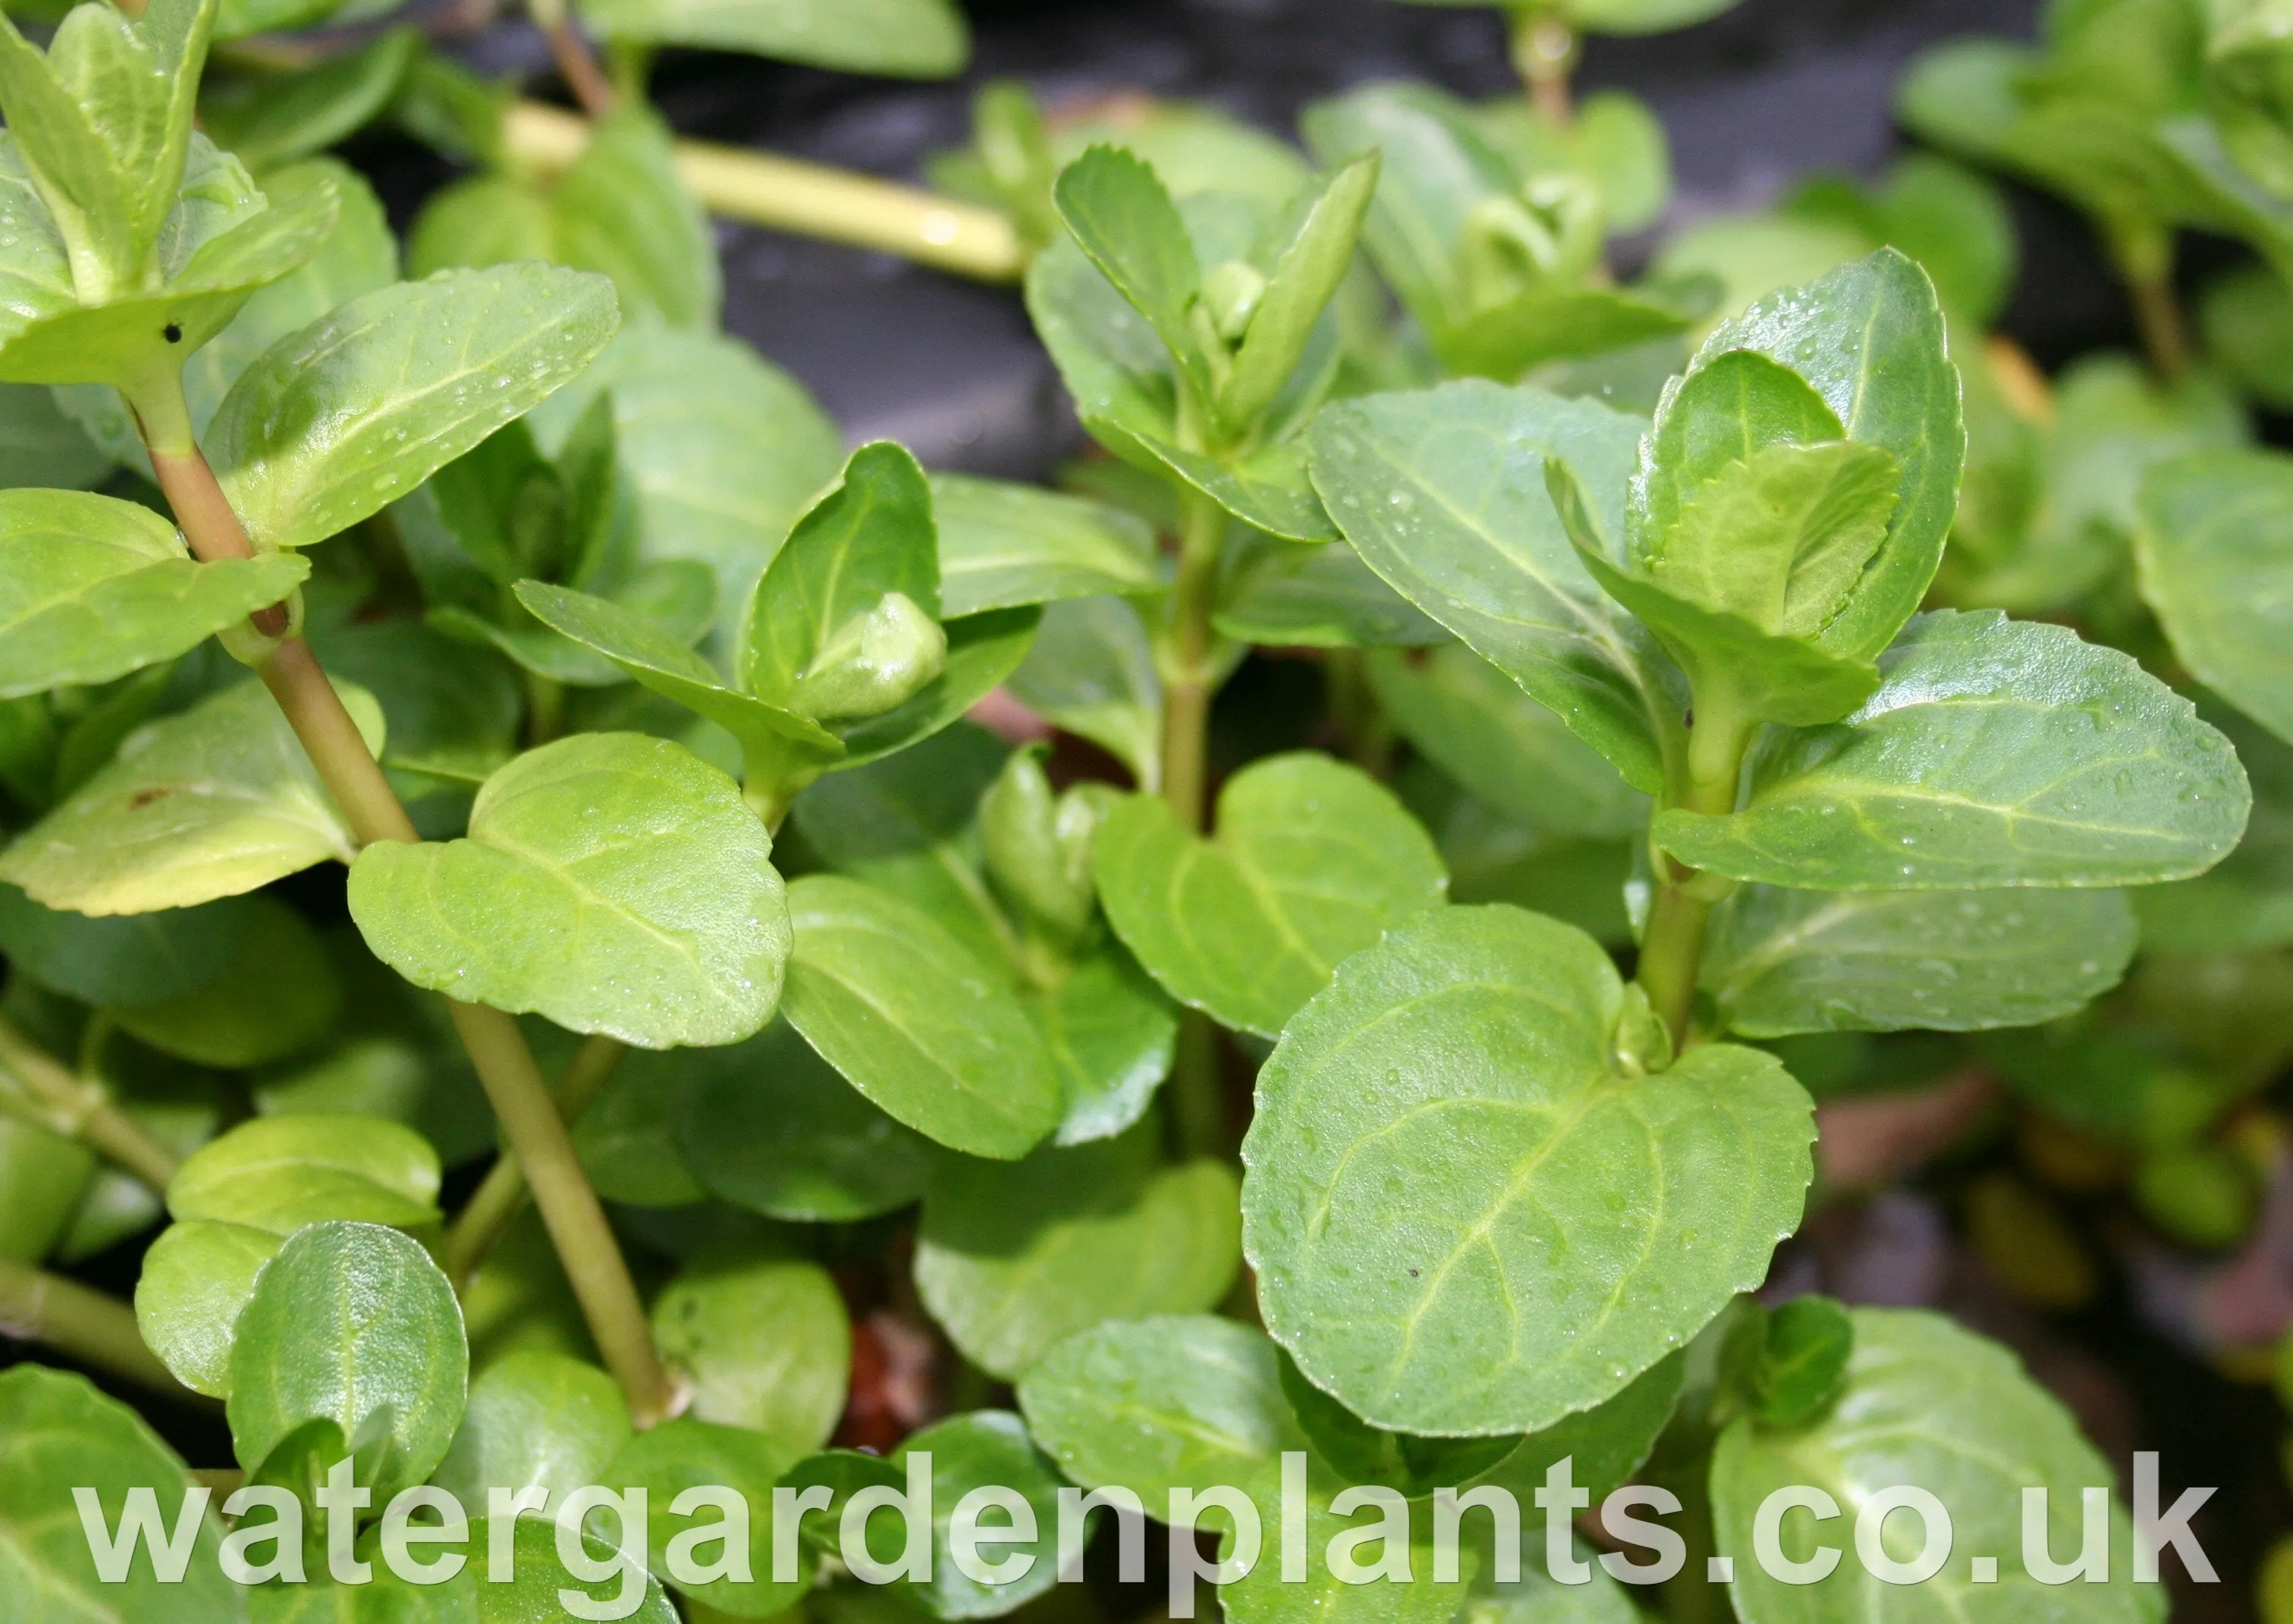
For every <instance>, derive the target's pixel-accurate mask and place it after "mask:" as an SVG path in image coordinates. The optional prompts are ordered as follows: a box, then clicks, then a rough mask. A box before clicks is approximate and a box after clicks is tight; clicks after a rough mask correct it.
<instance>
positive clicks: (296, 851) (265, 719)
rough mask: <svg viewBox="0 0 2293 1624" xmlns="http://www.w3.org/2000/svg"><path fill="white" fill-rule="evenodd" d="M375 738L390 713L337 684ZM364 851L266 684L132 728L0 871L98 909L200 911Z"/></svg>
mask: <svg viewBox="0 0 2293 1624" xmlns="http://www.w3.org/2000/svg"><path fill="white" fill-rule="evenodd" d="M338 691H340V692H341V693H342V695H343V700H344V704H345V705H346V706H347V707H349V709H350V713H351V715H352V719H353V720H354V721H355V722H356V723H358V725H359V731H360V732H361V734H362V735H363V736H364V737H365V739H366V741H367V745H368V747H369V748H370V749H376V750H379V749H380V748H381V747H382V742H383V738H382V715H381V712H380V710H379V709H378V708H377V706H376V705H375V703H374V700H373V699H372V698H371V697H369V695H368V694H366V693H365V692H363V691H361V690H358V689H354V688H349V687H344V688H341V689H339V690H338ZM355 851H356V846H355V844H354V843H353V842H352V838H351V833H350V830H349V829H348V828H345V827H344V823H343V820H342V814H341V813H340V812H337V811H336V808H335V805H334V803H333V801H332V800H331V799H329V798H328V795H327V792H326V790H325V789H324V788H322V787H321V786H320V782H319V775H318V773H317V772H316V770H315V769H313V768H312V765H311V760H310V757H309V756H307V755H304V752H303V747H302V745H301V743H300V742H299V741H298V740H297V739H296V737H295V733H294V730H292V729H291V728H289V727H288V725H287V720H286V718H285V717H284V716H282V715H280V713H279V707H277V706H276V705H275V704H273V703H272V702H271V696H270V695H269V694H268V693H266V692H264V691H263V686H262V684H261V683H254V682H246V683H239V684H238V685H237V686H235V687H231V688H227V689H225V690H224V691H223V692H221V693H219V694H216V695H215V696H214V697H213V698H212V699H206V700H203V701H202V702H200V703H199V705H196V706H194V707H192V708H190V710H187V711H184V712H182V713H181V714H180V715H174V716H169V717H167V718H166V719H165V720H164V721H160V722H154V723H149V724H147V725H146V726H144V727H142V728H140V729H138V730H136V731H134V732H133V733H130V734H129V735H128V736H127V738H126V740H125V741H123V742H122V744H121V745H120V747H119V753H118V755H117V757H116V758H115V759H114V760H113V761H112V763H111V764H110V765H109V766H107V767H105V768H104V769H102V770H101V772H97V773H96V774H95V775H94V776H93V778H91V779H89V780H87V782H85V784H83V785H81V786H80V788H78V789H77V791H75V792H74V793H73V795H72V796H70V797H69V799H67V800H66V801H65V802H64V803H63V804H61V805H60V806H58V807H56V808H55V810H54V811H53V812H50V813H49V814H48V815H47V816H46V817H45V818H44V819H42V820H40V821H39V822H38V823H36V824H34V825H33V826H32V828H30V829H28V830H27V831H26V832H25V833H24V834H23V835H22V836H19V837H18V839H17V841H16V843H15V844H13V845H12V846H10V847H9V848H8V850H7V852H6V853H5V854H4V855H0V879H4V880H7V881H9V882H10V883H12V884H13V885H20V886H22V887H23V888H24V890H25V891H26V892H28V893H29V894H30V895H31V897H32V898H33V900H34V901H38V902H41V903H44V904H45V905H46V906H47V907H50V908H58V909H72V910H74V911H75V912H78V913H87V914H98V915H103V914H134V913H149V912H151V911H152V910H154V909H163V908H189V907H191V906H193V905H195V904H197V903H200V902H209V901H214V900H215V898H217V897H226V896H236V895H238V894H239V893H241V892H247V891H253V890H255V888H256V887H257V886H260V885H268V884H270V883H271V881H272V880H275V879H278V878H280V877H282V876H285V875H288V874H293V873H296V871H298V870H300V869H307V868H309V867H310V866H311V865H312V864H313V863H316V862H323V861H324V860H327V859H328V858H330V857H331V858H334V859H335V860H337V861H340V862H348V861H350V860H351V858H352V855H353V853H354V852H355Z"/></svg>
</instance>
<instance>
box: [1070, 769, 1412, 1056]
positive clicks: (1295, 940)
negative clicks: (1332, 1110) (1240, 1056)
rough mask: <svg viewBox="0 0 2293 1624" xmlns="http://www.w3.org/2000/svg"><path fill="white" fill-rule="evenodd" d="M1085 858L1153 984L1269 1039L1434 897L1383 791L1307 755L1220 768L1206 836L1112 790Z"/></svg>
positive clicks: (1401, 819) (1407, 832)
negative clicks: (1211, 831) (1213, 820)
mask: <svg viewBox="0 0 2293 1624" xmlns="http://www.w3.org/2000/svg"><path fill="white" fill-rule="evenodd" d="M1092 864H1093V867H1094V869H1096V871H1097V873H1098V887H1099V898H1100V901H1101V902H1102V903H1103V904H1104V905H1105V907H1106V917H1107V919H1108V922H1109V923H1111V924H1112V925H1114V930H1115V933H1116V934H1118V935H1120V936H1121V937H1122V941H1123V944H1124V945H1125V946H1126V947H1128V948H1129V949H1130V950H1131V951H1132V952H1133V953H1135V954H1137V955H1138V961H1139V963H1140V964H1142V965H1144V966H1146V967H1147V971H1148V973H1149V974H1152V975H1153V976H1154V977H1155V980H1156V981H1158V982H1161V983H1162V984H1163V990H1165V991H1167V992H1169V993H1170V994H1171V997H1173V998H1177V999H1178V1000H1179V1002H1180V1003H1182V1004H1187V1005H1189V1006H1193V1007H1195V1008H1196V1009H1202V1010H1206V1011H1208V1012H1209V1013H1210V1014H1211V1015H1213V1016H1215V1017H1217V1019H1218V1020H1219V1022H1221V1023H1223V1024H1224V1025H1227V1026H1229V1027H1232V1028H1234V1029H1235V1030H1239V1031H1250V1032H1259V1033H1262V1034H1264V1035H1265V1036H1267V1037H1272V1036H1273V1035H1275V1034H1276V1033H1277V1032H1279V1031H1280V1030H1282V1026H1283V1023H1284V1022H1286V1021H1287V1020H1288V1019H1289V1018H1290V1016H1291V1015H1292V1014H1293V1013H1294V1012H1295V1011H1296V1010H1297V1008H1298V1006H1300V1005H1301V1004H1303V1003H1304V1002H1305V1001H1306V1000H1307V999H1308V998H1311V997H1313V996H1314V994H1315V993H1317V992H1318V991H1319V990H1321V989H1323V988H1324V987H1325V986H1327V985H1328V984H1329V980H1330V973H1331V970H1332V968H1333V966H1335V965H1336V964H1337V963H1338V961H1339V960H1341V959H1342V958H1344V957H1347V956H1348V955H1349V954H1351V953H1354V952H1357V951H1358V950H1359V949H1363V948H1365V947H1368V946H1369V945H1370V944H1371V943H1373V942H1374V941H1377V939H1378V937H1379V936H1380V934H1381V933H1383V932H1384V931H1386V930H1387V929H1389V928H1390V927H1391V926H1393V925H1398V924H1399V923H1400V922H1401V921H1402V920H1404V919H1406V918H1408V917H1411V916H1412V915H1414V914H1417V913H1421V912H1422V911H1424V910H1425V909H1431V908H1438V907H1439V906H1440V904H1441V902H1442V901H1443V900H1444V897H1445V895H1446V890H1447V885H1448V876H1447V874H1446V871H1445V870H1444V869H1443V868H1442V866H1441V858H1440V854H1439V853H1438V852H1436V851H1435V850H1434V847H1433V842H1432V840H1431V838H1430V836H1427V834H1426V833H1425V831H1424V829H1423V828H1422V827H1420V825H1419V824H1418V822H1417V820H1415V819H1414V818H1412V817H1411V816H1410V815H1409V814H1408V812H1406V811H1405V810H1403V808H1402V806H1401V804H1400V803H1399V802H1398V801H1397V800H1395V799H1394V798H1393V796H1392V795H1391V793H1390V792H1389V791H1388V790H1386V789H1385V788H1382V787H1381V786H1380V785H1379V784H1377V783H1376V782H1375V781H1373V780H1371V779H1370V778H1369V777H1368V776H1367V775H1366V774H1365V773H1363V772H1361V771H1360V770H1359V769H1357V768H1354V767H1349V766H1345V765H1342V764H1340V763H1337V762H1334V761H1332V760H1331V759H1329V758H1328V757H1327V756H1325V755H1314V754H1311V753H1307V752H1300V753H1298V754H1294V755H1279V756H1274V757H1271V758H1269V759H1267V760H1262V761H1259V762H1255V763H1253V764H1251V765H1250V766H1249V767H1247V768H1245V769H1244V771H1243V772H1238V773H1236V775H1235V776H1234V777H1233V778H1231V779H1229V780H1227V783H1226V787H1225V788H1223V789H1222V790H1220V791H1219V804H1218V828H1217V833H1216V834H1215V836H1213V837H1212V838H1211V839H1209V840H1204V839H1203V838H1201V837H1200V836H1195V835H1193V834H1191V833H1189V832H1188V831H1187V829H1186V828H1184V827H1183V826H1182V825H1181V824H1180V823H1179V820H1178V818H1177V816H1176V815H1175V814H1174V813H1173V812H1171V809H1170V807H1169V805H1168V804H1166V803H1164V802H1163V801H1161V800H1159V799H1157V798H1155V797H1153V796H1132V797H1130V799H1128V800H1125V801H1122V802H1119V803H1118V804H1116V805H1115V806H1114V809H1113V810H1112V811H1111V812H1109V813H1108V814H1107V819H1106V823H1105V824H1104V825H1103V826H1101V828H1100V829H1099V832H1098V841H1097V843H1096V845H1095V848H1094V851H1093V857H1092Z"/></svg>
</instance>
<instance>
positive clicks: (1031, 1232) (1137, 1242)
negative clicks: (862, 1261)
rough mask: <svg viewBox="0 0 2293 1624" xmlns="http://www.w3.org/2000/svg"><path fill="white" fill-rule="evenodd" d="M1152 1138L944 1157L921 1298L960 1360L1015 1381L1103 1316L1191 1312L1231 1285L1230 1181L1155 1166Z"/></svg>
mask: <svg viewBox="0 0 2293 1624" xmlns="http://www.w3.org/2000/svg"><path fill="white" fill-rule="evenodd" d="M1152 1146H1153V1135H1151V1133H1148V1132H1147V1130H1146V1129H1144V1128H1140V1129H1134V1130H1133V1131H1132V1132H1130V1134H1127V1135H1123V1136H1122V1137H1121V1138H1117V1139H1104V1140H1099V1141H1097V1142H1095V1143H1090V1144H1081V1145H1074V1146H1072V1147H1067V1148H1060V1149H1049V1150H1042V1151H1037V1152H1036V1153H1035V1154H1034V1155H1033V1156H1031V1157H1029V1158H1028V1159H1026V1160H1025V1161H1022V1162H1019V1163H1017V1164H1016V1165H1013V1164H1005V1163H998V1162H990V1161H981V1160H976V1159H961V1158H956V1157H949V1158H947V1159H944V1161H943V1162H942V1163H941V1164H940V1166H939V1168H937V1169H936V1171H935V1172H934V1174H933V1176H932V1183H931V1188H930V1190H929V1191H928V1192H927V1193H926V1195H925V1197H924V1216H923V1223H922V1224H921V1225H920V1228H919V1229H918V1230H917V1233H916V1290H917V1293H918V1294H919V1295H920V1297H922V1298H923V1302H924V1306H925V1307H927V1308H928V1309H929V1310H930V1311H931V1313H932V1317H933V1318H934V1319H936V1320H937V1321H939V1323H940V1324H941V1326H942V1327H943V1328H944V1329H945V1330H946V1331H947V1334H948V1337H949V1338H950V1339H951V1340H952V1341H953V1342H954V1344H955V1345H956V1346H957V1347H958V1348H959V1349H960V1350H961V1351H962V1353H963V1354H964V1357H966V1358H967V1359H968V1360H970V1361H972V1363H974V1364H976V1365H977V1366H979V1368H980V1369H984V1370H986V1371H988V1372H989V1373H990V1374H992V1375H995V1376H1001V1377H1002V1378H1005V1379H1007V1380H1010V1379H1015V1378H1018V1377H1020V1376H1022V1375H1024V1374H1025V1372H1026V1370H1027V1369H1028V1368H1029V1367H1030V1366H1031V1365H1033V1363H1034V1362H1035V1361H1036V1360H1038V1359H1040V1358H1041V1357H1042V1355H1043V1354H1044V1353H1046V1352H1047V1351H1049V1349H1050V1348H1051V1347H1052V1346H1053V1345H1055V1344H1057V1342H1058V1341H1060V1339H1061V1338H1063V1337H1068V1336H1071V1335H1073V1334H1074V1332H1076V1331H1080V1330H1086V1329H1090V1327H1091V1326H1093V1325H1097V1324H1098V1323H1099V1322H1100V1321H1106V1320H1129V1319H1137V1318H1140V1317H1142V1316H1145V1315H1147V1314H1157V1313H1201V1312H1203V1311H1205V1310H1207V1309H1209V1308H1210V1307H1211V1306H1212V1305H1214V1304H1216V1303H1217V1302H1218V1301H1219V1299H1220V1298H1222V1297H1225V1295H1226V1293H1227V1290H1228V1288H1229V1287H1230V1286H1232V1285H1233V1283H1234V1277H1235V1272H1236V1267H1237V1264H1238V1259H1237V1257H1236V1228H1235V1216H1234V1207H1235V1184H1234V1175H1233V1172H1232V1171H1231V1169H1229V1168H1228V1167H1227V1166H1226V1165H1225V1164H1224V1163H1222V1162H1217V1161H1212V1160H1208V1159H1204V1160H1199V1161H1191V1162H1187V1163H1185V1164H1183V1165H1180V1166H1178V1167H1168V1168H1156V1167H1155V1166H1154V1165H1153V1159H1152V1158H1153V1150H1152Z"/></svg>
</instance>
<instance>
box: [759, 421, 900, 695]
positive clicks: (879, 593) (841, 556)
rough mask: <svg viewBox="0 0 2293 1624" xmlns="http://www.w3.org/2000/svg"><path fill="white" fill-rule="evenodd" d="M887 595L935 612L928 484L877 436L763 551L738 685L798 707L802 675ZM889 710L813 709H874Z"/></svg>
mask: <svg viewBox="0 0 2293 1624" xmlns="http://www.w3.org/2000/svg"><path fill="white" fill-rule="evenodd" d="M890 594H899V595H900V596H902V597H903V598H905V599H907V600H908V601H909V602H910V603H911V604H912V605H913V606H914V607H915V608H917V609H920V610H922V611H923V613H924V614H925V615H926V616H928V617H929V618H932V619H934V620H936V619H937V618H939V613H940V597H939V549H938V542H937V537H936V532H935V530H934V529H933V525H932V497H931V489H930V487H929V486H928V485H927V484H926V483H925V482H924V473H923V470H922V469H921V468H919V467H918V466H916V459H915V458H914V457H912V456H910V455H909V454H908V453H907V451H906V450H905V449H904V448H902V447H900V446H896V445H894V444H893V443H892V442H890V441H889V440H879V441H878V442H876V443H875V444H872V445H866V446H863V447H861V448H859V449H858V450H857V451H855V452H854V453H853V454H852V459H851V461H849V462H848V463H847V464H846V465H845V468H844V478H843V480H842V481H841V482H840V483H839V485H838V486H837V487H836V489H833V490H831V491H830V492H829V493H828V494H827V495H826V496H823V497H822V498H821V499H820V500H819V502H817V503H816V504H814V506H813V508H812V510H811V511H810V512H809V513H806V514H805V516H804V517H803V518H802V519H800V520H798V521H797V526H796V529H794V530H793V531H792V532H790V536H789V538H788V544H787V545H785V546H783V547H782V549H781V550H780V551H779V552H778V553H774V555H773V562H772V563H771V565H770V566H769V567H767V568H766V571H765V575H764V579H763V580H762V581H761V582H759V583H758V586H757V595H756V602H754V604H753V605H751V607H750V609H749V622H748V627H747V631H746V634H745V635H744V637H743V639H742V646H741V655H740V660H739V667H740V675H741V680H742V685H743V686H744V687H746V688H747V689H748V691H749V692H751V693H754V694H755V695H757V697H758V698H759V699H764V700H766V701H767V702H768V703H771V704H774V705H779V706H782V707H786V708H789V709H802V708H805V707H804V697H805V692H806V682H807V679H810V678H812V677H813V676H814V667H815V664H816V663H824V662H822V656H823V655H825V654H827V653H829V652H830V650H831V644H833V643H834V642H836V641H837V639H838V637H839V634H840V633H844V632H845V631H846V630H847V627H848V626H850V625H851V624H852V623H853V622H854V621H855V619H858V618H862V617H865V616H867V615H869V614H870V613H871V611H874V610H878V609H879V606H880V605H881V604H882V602H883V601H884V599H885V598H886V597H887V596H888V595H890ZM934 674H935V675H936V672H935V673H934ZM926 680H928V678H927V679H926ZM919 686H920V684H919ZM913 691H914V689H913V688H909V689H908V690H907V691H906V692H901V693H899V694H898V697H897V699H894V701H893V703H894V704H897V703H898V702H899V701H900V700H903V699H906V698H907V697H908V695H909V693H912V692H913ZM889 708H891V707H890V706H887V705H879V706H878V707H876V708H875V709H873V710H863V711H857V712H848V711H847V712H838V713H820V714H839V715H880V714H881V713H882V712H883V711H884V710H887V709H889Z"/></svg>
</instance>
